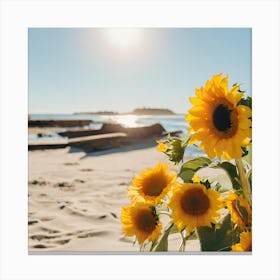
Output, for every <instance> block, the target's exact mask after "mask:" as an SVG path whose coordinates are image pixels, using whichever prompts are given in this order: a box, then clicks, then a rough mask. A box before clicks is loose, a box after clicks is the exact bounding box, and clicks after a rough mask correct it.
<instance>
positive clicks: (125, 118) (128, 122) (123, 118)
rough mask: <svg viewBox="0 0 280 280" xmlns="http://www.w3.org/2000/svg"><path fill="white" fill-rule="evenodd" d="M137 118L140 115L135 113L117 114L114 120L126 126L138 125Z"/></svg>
mask: <svg viewBox="0 0 280 280" xmlns="http://www.w3.org/2000/svg"><path fill="white" fill-rule="evenodd" d="M137 119H138V117H137V116H135V115H120V116H115V117H114V121H115V122H116V123H119V124H121V125H123V126H125V127H136V126H138V124H137Z"/></svg>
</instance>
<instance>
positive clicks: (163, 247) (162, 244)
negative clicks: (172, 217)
mask: <svg viewBox="0 0 280 280" xmlns="http://www.w3.org/2000/svg"><path fill="white" fill-rule="evenodd" d="M172 227H173V224H171V225H170V226H169V227H168V228H167V229H166V230H165V232H164V234H163V235H162V236H161V238H160V240H159V242H158V243H157V244H156V245H155V246H154V248H153V252H167V251H168V235H169V233H170V230H171V228H172Z"/></svg>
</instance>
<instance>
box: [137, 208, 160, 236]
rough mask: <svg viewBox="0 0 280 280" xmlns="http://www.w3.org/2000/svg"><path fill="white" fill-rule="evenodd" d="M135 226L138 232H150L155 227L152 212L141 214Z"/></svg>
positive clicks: (154, 218)
mask: <svg viewBox="0 0 280 280" xmlns="http://www.w3.org/2000/svg"><path fill="white" fill-rule="evenodd" d="M137 225H138V228H139V229H140V230H143V231H145V232H152V231H153V230H154V229H155V227H156V217H155V216H154V215H153V214H152V212H148V211H147V212H143V213H141V214H140V215H139V216H138V219H137Z"/></svg>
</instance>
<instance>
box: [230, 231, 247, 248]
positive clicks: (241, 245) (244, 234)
mask: <svg viewBox="0 0 280 280" xmlns="http://www.w3.org/2000/svg"><path fill="white" fill-rule="evenodd" d="M231 250H232V251H234V252H250V251H252V232H249V231H244V232H242V233H241V234H240V243H238V244H235V245H233V246H232V247H231Z"/></svg>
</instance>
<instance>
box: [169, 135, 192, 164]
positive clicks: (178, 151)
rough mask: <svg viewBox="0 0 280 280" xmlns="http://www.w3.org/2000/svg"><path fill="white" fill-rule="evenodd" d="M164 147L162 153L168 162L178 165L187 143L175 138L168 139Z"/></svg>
mask: <svg viewBox="0 0 280 280" xmlns="http://www.w3.org/2000/svg"><path fill="white" fill-rule="evenodd" d="M165 145H166V150H165V151H164V153H165V154H166V155H167V156H168V158H169V160H170V161H172V162H174V163H175V164H178V163H179V162H180V161H181V160H183V157H184V152H185V148H186V146H187V141H184V140H182V139H180V138H177V137H168V139H167V141H166V142H165Z"/></svg>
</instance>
